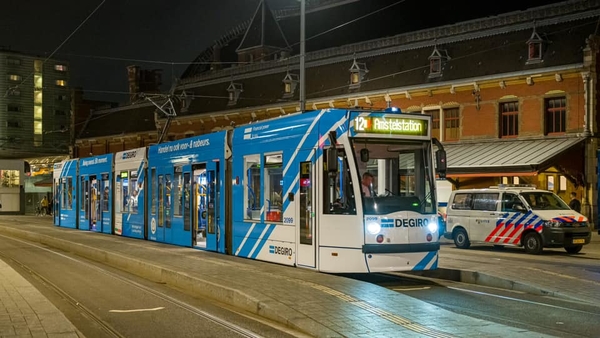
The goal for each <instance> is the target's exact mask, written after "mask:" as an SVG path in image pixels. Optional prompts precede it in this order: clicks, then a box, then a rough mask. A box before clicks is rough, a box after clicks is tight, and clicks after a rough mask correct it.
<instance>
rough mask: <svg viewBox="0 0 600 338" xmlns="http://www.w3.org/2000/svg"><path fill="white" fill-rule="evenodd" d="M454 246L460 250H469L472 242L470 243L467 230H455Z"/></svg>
mask: <svg viewBox="0 0 600 338" xmlns="http://www.w3.org/2000/svg"><path fill="white" fill-rule="evenodd" d="M452 237H454V245H456V247H457V248H459V249H468V248H469V247H470V246H471V242H469V236H468V235H467V232H466V231H465V229H456V230H454V234H453V236H452Z"/></svg>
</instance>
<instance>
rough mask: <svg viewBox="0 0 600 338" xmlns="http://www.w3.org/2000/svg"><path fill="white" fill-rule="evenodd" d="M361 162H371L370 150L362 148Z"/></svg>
mask: <svg viewBox="0 0 600 338" xmlns="http://www.w3.org/2000/svg"><path fill="white" fill-rule="evenodd" d="M360 161H361V162H369V149H367V148H362V149H361V150H360Z"/></svg>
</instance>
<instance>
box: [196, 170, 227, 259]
mask: <svg viewBox="0 0 600 338" xmlns="http://www.w3.org/2000/svg"><path fill="white" fill-rule="evenodd" d="M192 190H193V192H194V196H193V198H192V202H193V206H192V208H191V209H192V220H193V222H192V227H193V235H194V236H195V237H194V246H197V247H201V248H205V249H206V250H210V251H217V252H225V243H224V222H223V221H224V220H221V219H220V216H219V210H220V203H221V202H220V196H221V192H220V182H219V162H218V161H215V162H208V163H201V164H197V165H194V166H193V184H192Z"/></svg>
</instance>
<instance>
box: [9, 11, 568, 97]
mask: <svg viewBox="0 0 600 338" xmlns="http://www.w3.org/2000/svg"><path fill="white" fill-rule="evenodd" d="M362 1H373V2H377V1H385V2H386V3H391V2H394V1H393V0H362ZM268 2H269V5H270V7H271V8H273V9H276V8H280V7H287V6H290V4H293V3H297V2H295V0H268ZM552 2H557V1H521V2H519V3H518V4H515V5H513V6H517V7H513V8H511V9H524V8H527V7H532V6H539V5H542V4H544V3H552ZM101 3H102V5H101V6H100V7H99V9H98V10H97V11H96V12H95V13H94V14H93V15H92V16H91V17H90V18H89V19H88V20H87V21H85V23H83V22H84V20H85V19H86V17H88V16H89V15H90V14H91V13H92V12H94V10H95V9H96V8H97V7H98V6H99V5H100V4H101ZM258 3H259V0H218V1H215V0H161V1H159V0H105V1H104V3H103V1H102V0H2V5H1V6H2V7H1V10H0V46H4V47H9V48H10V49H12V50H15V51H21V52H26V53H32V54H37V55H41V56H44V57H47V56H49V55H50V54H51V53H52V52H54V51H55V50H56V49H57V48H58V47H59V46H60V45H61V43H63V42H64V41H65V39H67V37H68V36H69V35H70V34H72V33H73V32H74V31H75V30H76V29H77V27H78V26H79V25H80V24H82V23H83V25H82V26H81V27H80V28H79V29H78V30H77V31H76V32H75V33H74V34H73V36H72V37H70V38H69V39H68V41H67V42H66V43H64V45H62V46H61V47H60V48H58V51H57V52H56V54H54V56H53V58H55V59H62V60H67V61H68V62H69V63H70V73H71V78H70V80H69V85H70V86H71V87H83V88H84V91H85V92H86V98H89V99H100V100H110V101H120V102H123V101H126V100H127V98H128V96H127V95H126V93H125V92H126V91H127V71H126V67H127V66H128V65H131V64H137V65H140V66H142V67H143V68H147V69H154V68H160V69H163V83H164V85H163V89H165V90H166V89H168V88H169V87H170V83H171V78H172V76H175V77H179V76H180V75H181V73H182V72H183V71H184V70H185V69H186V67H187V65H186V64H185V63H188V62H191V61H193V60H194V58H195V57H196V56H197V55H198V54H200V52H202V51H203V50H204V49H206V48H207V47H208V46H210V45H211V44H212V41H214V40H216V39H218V38H219V37H220V36H221V35H223V34H224V33H225V32H227V31H228V30H229V29H230V28H231V27H233V26H235V25H236V24H238V23H240V22H243V21H244V20H248V19H251V17H252V15H253V14H254V11H255V9H256V6H257V4H258ZM418 3H426V4H427V10H428V12H429V13H428V15H431V13H433V12H437V14H442V15H447V14H448V12H449V9H448V8H446V7H441V6H442V4H446V5H448V3H451V4H452V7H453V8H457V7H459V9H460V8H462V9H463V10H467V11H469V10H470V8H471V7H473V6H487V7H488V8H489V6H488V4H484V3H479V5H477V4H475V3H473V2H472V1H443V2H440V5H438V6H436V5H435V4H436V1H422V0H418V1H417V0H406V1H405V3H402V4H400V5H398V6H404V5H406V6H409V7H412V6H414V5H415V4H418ZM498 3H500V2H498ZM498 3H494V4H489V5H490V6H492V5H493V6H496V8H495V9H493V11H492V12H491V13H490V14H494V12H503V11H506V9H505V7H502V6H500V5H498ZM503 3H507V2H503ZM481 8H482V7H473V8H472V9H473V10H472V13H473V15H479V14H482V13H477V11H481V10H482V9H481ZM450 11H451V10H450ZM463 13H464V11H463ZM488 13H489V12H488ZM365 14H366V13H365ZM464 16H465V15H464V14H463V15H462V17H461V19H464ZM409 17H410V18H411V19H409V20H419V21H423V20H427V15H422V16H419V15H410V16H409ZM399 20H407V19H406V18H399ZM307 24H308V23H307ZM432 24H433V25H435V22H432ZM123 59H130V60H123ZM134 60H135V61H134ZM146 61H149V62H146ZM150 61H156V62H150ZM110 92H121V93H120V94H110Z"/></svg>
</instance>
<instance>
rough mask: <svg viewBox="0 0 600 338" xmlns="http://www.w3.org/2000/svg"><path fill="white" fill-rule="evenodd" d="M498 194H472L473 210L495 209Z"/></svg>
mask: <svg viewBox="0 0 600 338" xmlns="http://www.w3.org/2000/svg"><path fill="white" fill-rule="evenodd" d="M499 195H500V194H490V193H485V194H474V198H473V210H484V211H496V209H497V206H498V198H499V197H500V196H499Z"/></svg>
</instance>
